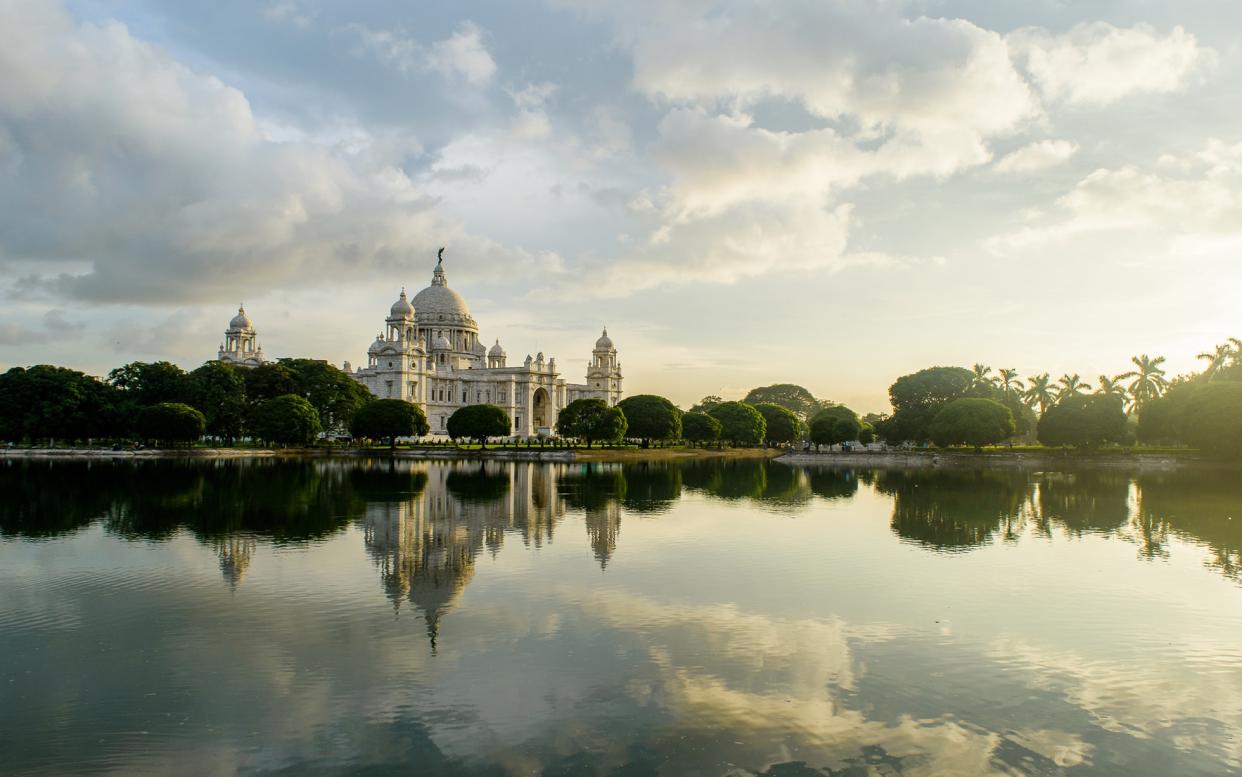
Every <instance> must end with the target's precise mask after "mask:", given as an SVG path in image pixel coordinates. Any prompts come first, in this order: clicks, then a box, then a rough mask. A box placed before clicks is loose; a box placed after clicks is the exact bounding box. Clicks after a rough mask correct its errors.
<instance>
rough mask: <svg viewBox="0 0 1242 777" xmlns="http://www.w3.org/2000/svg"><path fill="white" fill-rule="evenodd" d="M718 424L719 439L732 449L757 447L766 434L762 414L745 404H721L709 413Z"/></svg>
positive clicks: (766, 427)
mask: <svg viewBox="0 0 1242 777" xmlns="http://www.w3.org/2000/svg"><path fill="white" fill-rule="evenodd" d="M709 415H711V417H712V418H715V419H716V420H717V421H719V422H720V437H721V439H724V440H728V441H729V442H730V443H732V444H733V447H735V448H736V447H739V446H743V445H747V446H749V445H758V444H759V443H760V442H761V441H762V440H763V438H764V435H765V434H766V433H767V430H768V425H767V422H766V421H764V420H763V414H762V413H760V412H759V411H758V410H756V409H755V408H754V406H753V405H748V404H746V403H745V402H721V403H720V404H719V405H716V406H715V407H713V408H712V409H711V411H710V412H709Z"/></svg>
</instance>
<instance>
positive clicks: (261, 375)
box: [242, 362, 299, 405]
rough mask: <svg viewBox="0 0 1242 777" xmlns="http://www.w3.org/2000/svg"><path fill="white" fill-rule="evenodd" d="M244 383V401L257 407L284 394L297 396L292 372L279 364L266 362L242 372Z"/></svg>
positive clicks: (296, 387) (296, 386)
mask: <svg viewBox="0 0 1242 777" xmlns="http://www.w3.org/2000/svg"><path fill="white" fill-rule="evenodd" d="M242 380H244V381H245V382H246V400H247V401H248V402H250V404H251V405H257V404H259V403H260V402H265V401H267V400H269V399H275V398H276V397H283V396H284V395H285V394H297V393H299V392H298V385H297V379H296V377H295V376H294V374H293V370H291V369H289V367H287V366H286V365H284V364H280V363H279V362H268V363H267V364H260V365H259V366H258V367H250V368H248V369H245V370H242Z"/></svg>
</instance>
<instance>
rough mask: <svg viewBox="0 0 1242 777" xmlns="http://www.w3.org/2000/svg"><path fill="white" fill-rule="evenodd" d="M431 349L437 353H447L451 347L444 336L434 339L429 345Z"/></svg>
mask: <svg viewBox="0 0 1242 777" xmlns="http://www.w3.org/2000/svg"><path fill="white" fill-rule="evenodd" d="M431 347H432V348H434V349H436V350H438V351H447V350H449V349H450V348H452V347H453V346H452V345H451V344H450V343H449V341H448V338H447V337H445V336H444V335H440V336H439V337H437V338H436V340H435V342H433V343H432V344H431Z"/></svg>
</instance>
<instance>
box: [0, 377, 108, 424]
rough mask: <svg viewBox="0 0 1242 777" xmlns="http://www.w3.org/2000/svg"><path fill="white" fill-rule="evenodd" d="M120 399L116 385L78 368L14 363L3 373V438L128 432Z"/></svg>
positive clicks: (0, 418) (0, 388)
mask: <svg viewBox="0 0 1242 777" xmlns="http://www.w3.org/2000/svg"><path fill="white" fill-rule="evenodd" d="M119 400H120V397H119V392H118V391H117V390H116V389H114V388H113V387H112V386H109V385H107V384H105V383H102V382H100V381H98V380H96V379H95V378H93V377H91V376H90V375H85V374H83V373H81V372H77V371H76V370H69V369H65V368H64V367H52V366H50V365H46V364H40V365H36V366H34V367H29V368H22V367H14V368H12V369H10V370H8V371H7V372H5V373H4V374H2V375H0V439H2V440H10V441H13V442H19V441H21V440H24V439H30V440H44V439H51V440H58V439H59V440H75V439H82V440H85V439H88V438H93V437H109V436H118V435H121V434H123V433H125V432H126V431H127V430H126V427H127V423H125V421H124V419H123V418H122V417H121V414H120V413H119V411H118V409H117V405H118V403H119Z"/></svg>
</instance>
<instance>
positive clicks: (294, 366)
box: [279, 359, 372, 429]
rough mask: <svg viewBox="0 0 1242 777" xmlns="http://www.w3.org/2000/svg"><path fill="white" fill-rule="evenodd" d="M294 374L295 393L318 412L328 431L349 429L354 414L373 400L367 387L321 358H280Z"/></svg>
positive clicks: (282, 363)
mask: <svg viewBox="0 0 1242 777" xmlns="http://www.w3.org/2000/svg"><path fill="white" fill-rule="evenodd" d="M279 364H280V365H281V366H282V367H287V368H288V369H289V371H290V373H292V377H293V385H294V390H293V391H291V392H288V393H293V394H298V395H299V396H302V397H304V398H305V399H306V401H307V402H310V403H311V406H312V407H314V408H315V410H316V412H318V413H319V420H320V422H321V423H322V424H323V426H324V428H325V429H348V428H349V422H350V420H351V419H353V417H354V413H356V412H358V409H359V408H361V407H362V406H363V405H365V404H367V403H368V402H370V401H371V399H372V396H371V392H370V391H369V390H368V389H367V387H366V386H364V385H362V384H361V383H359V382H358V381H356V380H354V379H353V378H351V377H349V375H348V374H346V373H345V372H344V371H342V370H341V369H339V368H338V367H336V366H334V365H332V364H329V363H328V362H326V361H323V360H320V359H281V360H280V362H279Z"/></svg>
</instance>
